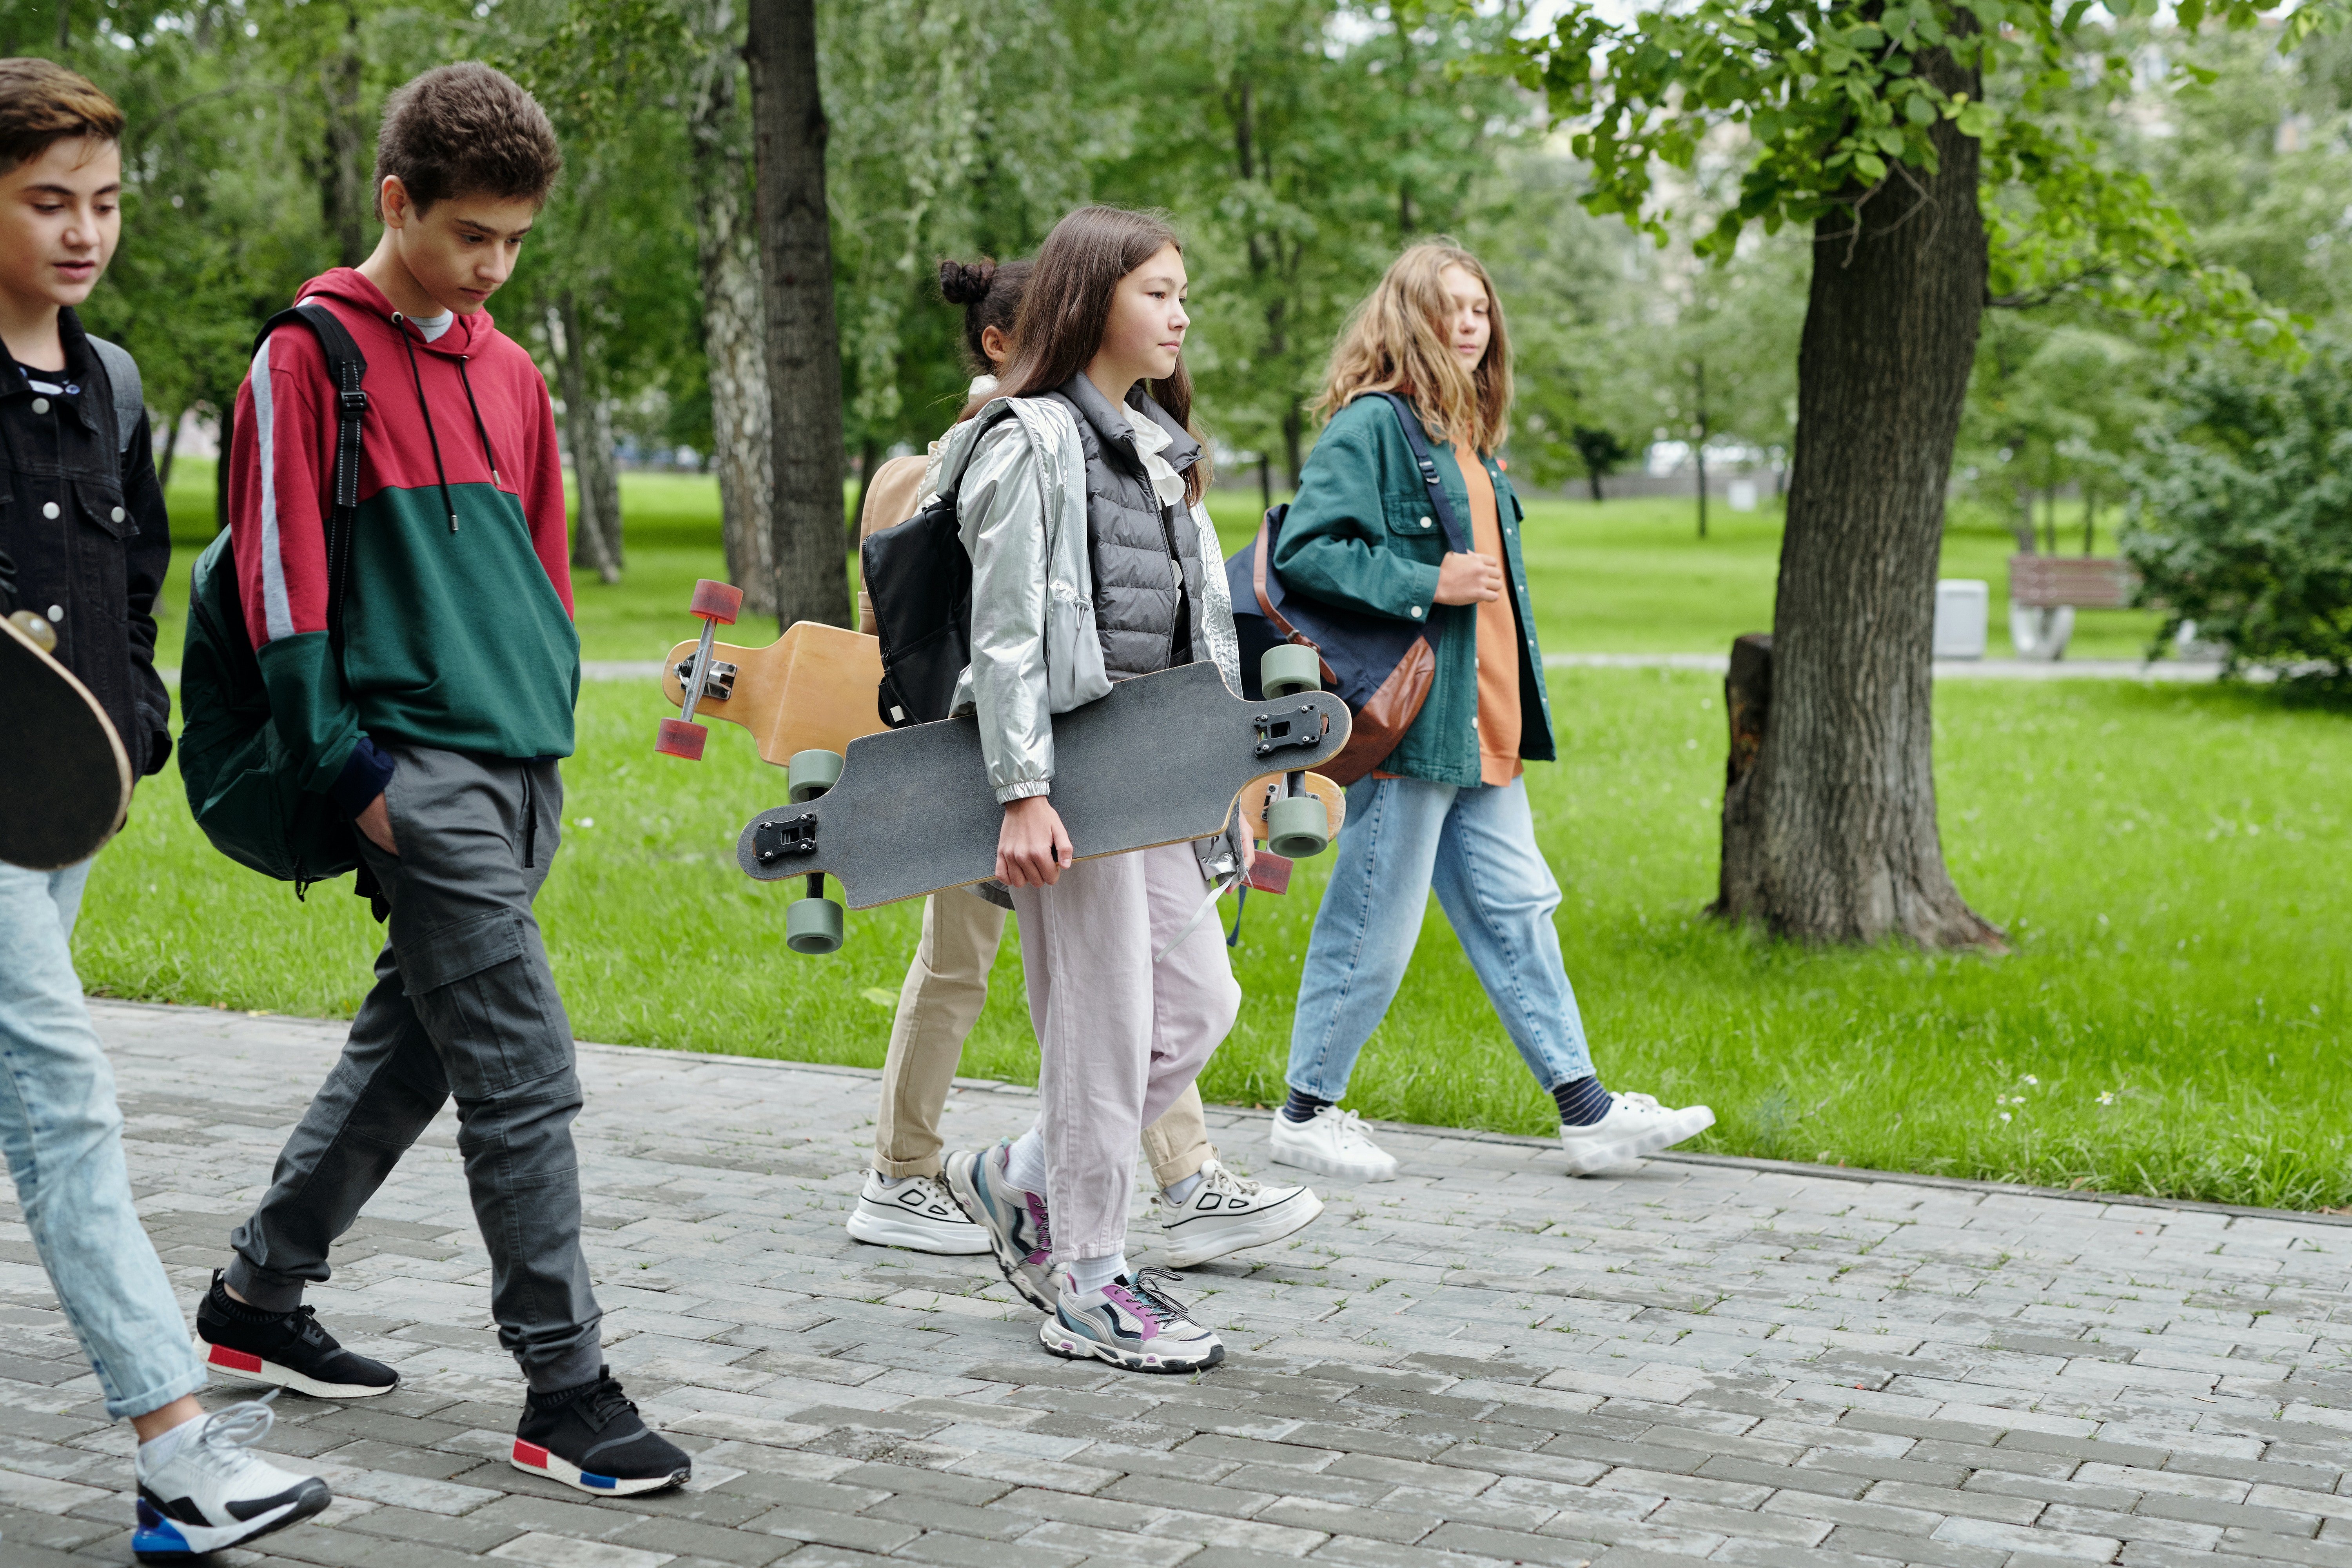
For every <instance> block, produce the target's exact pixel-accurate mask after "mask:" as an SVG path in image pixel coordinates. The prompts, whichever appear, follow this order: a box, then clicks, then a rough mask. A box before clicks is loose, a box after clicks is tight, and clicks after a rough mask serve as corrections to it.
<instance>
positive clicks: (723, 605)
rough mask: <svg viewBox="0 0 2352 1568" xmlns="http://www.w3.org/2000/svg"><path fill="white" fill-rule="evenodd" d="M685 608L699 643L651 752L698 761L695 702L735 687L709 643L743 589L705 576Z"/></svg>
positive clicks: (738, 606)
mask: <svg viewBox="0 0 2352 1568" xmlns="http://www.w3.org/2000/svg"><path fill="white" fill-rule="evenodd" d="M687 607H688V609H689V610H691V611H692V612H693V613H694V614H695V615H698V616H701V617H702V642H701V645H700V646H699V647H697V648H696V649H695V650H694V658H693V660H692V662H690V663H688V664H687V665H684V666H682V667H681V668H679V670H678V680H679V684H680V685H681V686H682V687H683V688H684V690H685V700H684V702H683V704H682V705H681V709H680V711H679V713H678V716H677V718H675V719H665V720H663V721H661V732H660V734H659V735H658V736H657V737H656V739H655V741H654V752H655V753H656V755H658V756H664V757H683V758H685V759H686V760H687V761H688V762H689V763H698V762H700V761H701V760H702V747H703V744H704V742H707V741H709V739H710V731H709V727H708V726H706V725H701V724H698V723H696V722H695V721H694V709H695V704H697V703H698V702H700V701H701V700H704V699H705V698H709V700H712V701H714V702H724V701H726V700H727V697H728V694H729V693H730V692H731V691H733V690H734V689H735V667H734V666H732V665H727V664H720V665H716V666H714V664H713V663H712V660H711V658H710V645H711V643H712V641H713V640H714V639H716V638H717V637H718V635H719V626H721V625H722V624H724V625H726V626H733V625H734V624H735V617H736V616H739V615H740V614H741V613H742V610H743V590H742V589H740V588H737V587H733V586H731V585H730V584H725V583H716V582H713V581H711V580H710V579H709V578H708V577H705V578H703V579H701V580H700V581H698V582H697V583H696V584H695V585H694V600H693V602H692V603H691V604H690V605H688V606H687ZM719 670H725V671H726V678H725V681H724V689H721V690H713V689H711V682H712V678H713V677H714V675H715V674H716V673H717V672H718V671H719ZM835 945H836V946H837V945H839V944H838V943H836V944H835ZM828 951H830V950H828Z"/></svg>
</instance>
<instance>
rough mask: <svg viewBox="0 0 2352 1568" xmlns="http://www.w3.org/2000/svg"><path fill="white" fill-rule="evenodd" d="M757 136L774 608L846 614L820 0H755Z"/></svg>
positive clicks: (839, 619) (829, 621) (818, 617)
mask: <svg viewBox="0 0 2352 1568" xmlns="http://www.w3.org/2000/svg"><path fill="white" fill-rule="evenodd" d="M744 54H745V57H746V58H748V59H749V60H750V61H751V142H752V149H753V163H754V168H755V171H756V174H757V193H756V194H757V204H756V205H757V211H758V214H759V224H760V265H761V276H762V282H763V285H764V287H763V288H762V289H761V292H762V295H763V296H764V300H765V305H766V314H767V324H768V411H769V419H770V425H771V431H772V443H771V447H770V451H771V452H772V454H773V455H772V458H771V459H770V461H771V463H772V471H773V474H774V478H775V488H774V489H773V491H772V500H771V503H770V504H771V507H772V513H771V519H772V521H771V528H770V537H771V538H772V540H773V541H774V545H773V549H774V555H773V563H774V576H775V584H776V618H777V620H778V621H779V622H780V623H781V624H782V625H784V626H790V625H792V623H793V622H794V621H821V622H824V624H826V625H828V626H845V625H848V624H849V613H850V612H849V602H850V601H849V558H848V555H847V552H845V551H844V550H843V549H842V547H841V462H842V448H841V441H842V433H841V339H840V334H839V331H838V330H837V329H836V327H835V322H834V314H833V236H832V232H831V229H830V227H829V225H828V222H827V218H826V212H825V205H824V143H825V135H826V125H825V119H824V103H823V101H822V100H820V98H819V96H818V92H817V74H816V4H815V0H751V43H750V46H749V47H747V48H746V49H745V50H744Z"/></svg>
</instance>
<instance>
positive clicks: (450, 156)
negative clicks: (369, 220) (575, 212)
mask: <svg viewBox="0 0 2352 1568" xmlns="http://www.w3.org/2000/svg"><path fill="white" fill-rule="evenodd" d="M562 172H563V153H562V150H561V149H559V148H558V147H557V146H556V144H555V128H554V127H553V126H551V125H550V124H549V123H548V122H547V113H546V111H545V110H542V109H541V108H540V107H539V100H536V99H534V98H532V97H531V95H530V94H529V93H528V92H525V91H524V90H523V89H521V87H520V86H519V85H517V84H516V82H515V79H513V78H512V77H510V76H509V75H507V74H506V73H505V72H504V71H501V70H498V69H495V68H492V67H489V66H486V65H483V64H482V63H480V62H479V61H478V60H465V61H461V62H460V63H458V64H457V65H453V66H439V67H436V68H434V69H432V70H429V71H426V72H425V74H424V75H423V76H419V77H414V78H411V79H409V80H408V81H407V82H406V83H405V84H404V85H403V86H402V87H401V88H400V89H398V90H396V91H395V92H394V93H393V95H392V96H391V97H390V98H388V99H386V100H384V104H383V126H382V128H381V129H379V130H378V131H377V132H376V137H375V192H376V195H375V216H377V217H379V218H381V217H382V216H383V182H384V180H385V179H386V177H388V176H390V175H394V174H397V175H398V176H400V183H401V184H402V185H404V187H406V189H407V191H408V197H409V200H411V201H413V202H415V204H416V210H417V211H419V212H423V211H425V209H426V208H428V207H430V206H432V205H433V204H434V203H436V202H439V201H446V200H447V199H448V198H449V197H451V196H470V195H490V196H496V197H499V198H500V199H501V200H506V199H511V198H514V197H518V196H521V197H528V198H530V200H532V201H535V202H543V201H545V200H546V199H547V193H548V192H549V191H550V190H551V189H552V188H553V187H554V185H555V179H556V176H557V175H558V174H562Z"/></svg>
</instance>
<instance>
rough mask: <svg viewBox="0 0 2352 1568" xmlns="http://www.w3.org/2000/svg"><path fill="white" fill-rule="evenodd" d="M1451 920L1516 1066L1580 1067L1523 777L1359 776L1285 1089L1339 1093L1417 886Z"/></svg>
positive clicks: (1377, 1005) (1304, 984) (1416, 902)
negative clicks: (1437, 779)
mask: <svg viewBox="0 0 2352 1568" xmlns="http://www.w3.org/2000/svg"><path fill="white" fill-rule="evenodd" d="M1432 888H1434V889H1436V892H1437V901H1438V904H1439V905H1440V906H1441V907H1442V908H1443V909H1444V910H1445V918H1446V919H1447V920H1448V921H1451V922H1452V923H1453V926H1454V935H1455V936H1456V937H1457V938H1459V939H1460V940H1461V942H1462V950H1463V952H1464V953H1465V955H1466V956H1467V957H1468V958H1469V960H1470V966H1471V967H1472V968H1473V969H1474V970H1475V971H1476V972H1477V974H1478V980H1479V984H1482V985H1484V986H1485V987H1486V995H1487V997H1488V999H1489V1000H1491V1001H1492V1002H1493V1003H1494V1005H1495V1011H1496V1015H1497V1016H1499V1017H1500V1018H1501V1019H1502V1022H1503V1027H1504V1028H1505V1030H1507V1032H1508V1033H1509V1035H1510V1037H1511V1043H1512V1044H1513V1045H1515V1046H1517V1047H1518V1050H1519V1055H1520V1056H1521V1057H1522V1058H1525V1060H1526V1062H1527V1064H1528V1071H1530V1072H1532V1073H1534V1074H1535V1075H1536V1080H1537V1081H1538V1083H1540V1084H1542V1085H1543V1087H1544V1088H1545V1089H1547V1090H1549V1089H1554V1088H1556V1087H1558V1086H1559V1085H1560V1084H1563V1083H1568V1082H1570V1081H1572V1080H1573V1079H1580V1078H1585V1077H1588V1076H1590V1075H1591V1072H1592V1056H1591V1052H1590V1051H1589V1050H1588V1049H1587V1048H1586V1046H1585V1041H1584V1019H1583V1017H1582V1016H1581V1015H1580V1013H1579V1012H1578V1011H1577V1006H1576V991H1575V989H1574V987H1572V986H1570V984H1569V983H1568V969H1567V966H1566V965H1565V963H1562V961H1561V959H1560V952H1559V932H1558V931H1556V930H1554V929H1553V927H1552V913H1553V911H1554V910H1558V909H1559V882H1557V881H1556V880H1554V879H1553V878H1552V874H1551V868H1550V867H1549V866H1547V865H1545V864H1544V858H1543V854H1542V852H1541V851H1540V850H1538V848H1537V847H1536V831H1535V818H1534V816H1532V815H1531V814H1530V813H1529V812H1528V791H1527V781H1526V780H1525V779H1517V780H1514V781H1513V782H1512V783H1510V784H1475V785H1467V786H1465V785H1457V784H1432V783H1430V782H1428V781H1427V780H1425V779H1405V778H1390V779H1380V778H1363V779H1359V780H1358V781H1357V782H1356V783H1355V784H1351V785H1349V789H1348V821H1347V825H1346V826H1343V827H1342V828H1341V829H1340V830H1339V842H1338V844H1337V845H1335V846H1334V847H1333V864H1332V867H1331V881H1330V885H1329V886H1328V887H1327V888H1326V889H1324V892H1323V904H1322V907H1321V909H1320V910H1318V912H1317V914H1316V916H1315V932H1314V935H1313V936H1312V937H1311V938H1309V939H1308V941H1307V963H1306V971H1305V973H1303V974H1302V975H1301V976H1300V979H1299V986H1298V1011H1297V1015H1296V1016H1295V1017H1294V1018H1293V1019H1292V1021H1291V1026H1290V1066H1289V1068H1288V1069H1287V1070H1286V1072H1285V1074H1284V1075H1283V1076H1284V1077H1285V1078H1286V1079H1288V1081H1289V1084H1290V1087H1291V1088H1293V1089H1297V1090H1299V1091H1300V1092H1301V1093H1303V1094H1310V1095H1313V1096H1314V1097H1315V1098H1316V1099H1318V1100H1342V1099H1345V1098H1346V1096H1347V1092H1348V1077H1349V1074H1350V1073H1351V1072H1353V1071H1354V1070H1355V1066H1356V1058H1357V1057H1358V1056H1359V1055H1360V1054H1361V1053H1362V1051H1363V1048H1364V1042H1365V1041H1366V1040H1368V1039H1370V1038H1371V1035H1372V1031H1373V1030H1374V1029H1376V1028H1378V1027H1380V1023H1381V1018H1382V1017H1384V1016H1387V1013H1388V1010H1389V1004H1390V1003H1391V1002H1392V1001H1394V1000H1395V999H1396V994H1397V987H1398V986H1399V985H1400V984H1402V983H1403V981H1404V974H1405V969H1406V966H1407V965H1408V964H1409V963H1411V962H1412V949H1413V943H1414V942H1416V941H1417V940H1418V939H1419V938H1420V935H1421V922H1422V916H1423V913H1424V911H1425V910H1427V908H1428V893H1429V889H1432Z"/></svg>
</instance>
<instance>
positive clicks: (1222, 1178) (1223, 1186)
mask: <svg viewBox="0 0 2352 1568" xmlns="http://www.w3.org/2000/svg"><path fill="white" fill-rule="evenodd" d="M1202 1189H1205V1190H1207V1191H1209V1192H1213V1193H1222V1194H1224V1195H1225V1196H1227V1197H1229V1198H1254V1197H1255V1196H1257V1195H1258V1194H1260V1193H1261V1192H1264V1191H1265V1188H1263V1187H1262V1186H1260V1185H1259V1184H1257V1183H1256V1182H1255V1181H1252V1180H1251V1179H1250V1178H1249V1177H1247V1176H1244V1175H1243V1174H1242V1173H1240V1172H1239V1171H1229V1170H1227V1169H1225V1167H1224V1166H1223V1164H1222V1163H1219V1162H1217V1161H1215V1160H1211V1161H1210V1162H1208V1163H1206V1164H1204V1165H1202V1167H1201V1186H1200V1187H1199V1188H1196V1189H1194V1191H1193V1194H1192V1195H1193V1196H1194V1197H1198V1196H1200V1194H1201V1191H1202Z"/></svg>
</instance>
